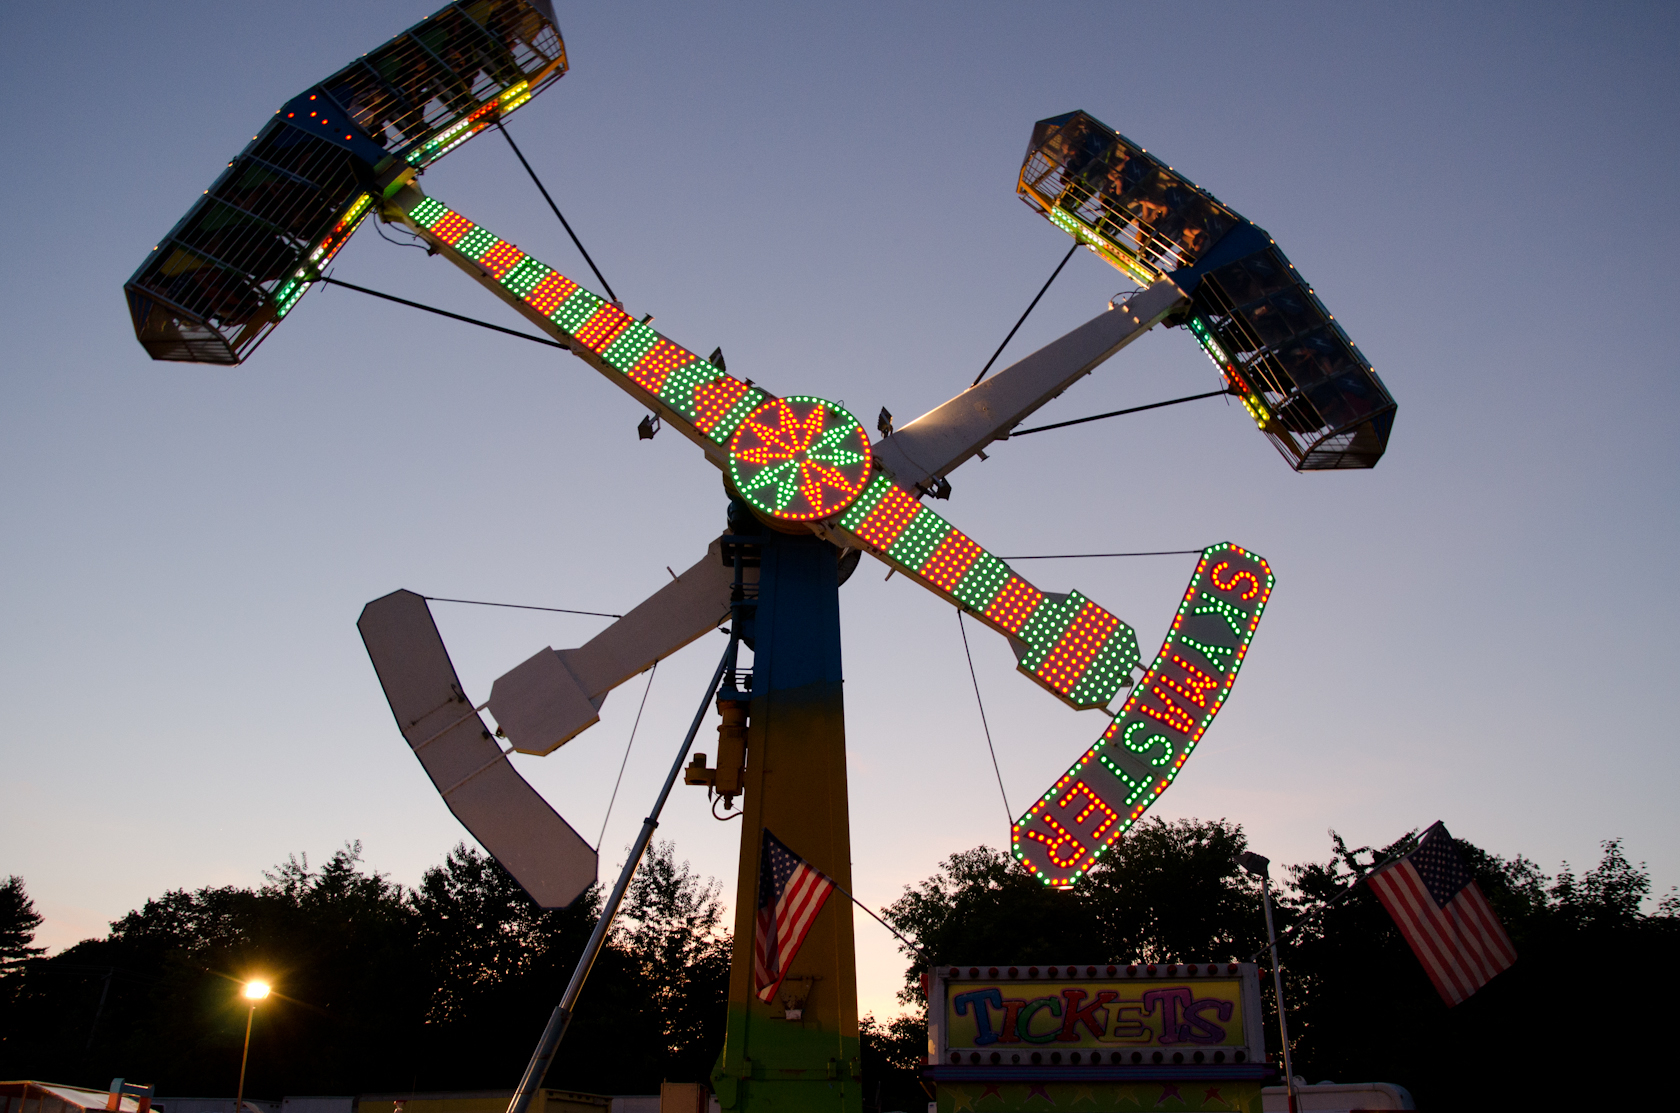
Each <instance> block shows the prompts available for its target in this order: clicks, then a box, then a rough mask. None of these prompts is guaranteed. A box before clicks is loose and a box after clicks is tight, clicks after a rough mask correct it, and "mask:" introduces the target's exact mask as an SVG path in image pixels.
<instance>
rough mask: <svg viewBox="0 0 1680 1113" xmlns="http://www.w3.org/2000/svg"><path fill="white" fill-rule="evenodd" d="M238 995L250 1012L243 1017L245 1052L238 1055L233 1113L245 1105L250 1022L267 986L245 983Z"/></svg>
mask: <svg viewBox="0 0 1680 1113" xmlns="http://www.w3.org/2000/svg"><path fill="white" fill-rule="evenodd" d="M240 993H242V994H243V995H244V997H245V1000H247V1001H249V1002H251V1011H250V1012H249V1013H248V1014H246V1016H245V1050H244V1051H241V1052H240V1053H239V1092H238V1095H237V1096H236V1097H235V1098H234V1099H233V1113H242V1107H243V1106H244V1104H245V1060H246V1059H247V1058H249V1057H250V1055H251V1022H252V1021H254V1020H256V1019H257V1002H258V1001H261V1000H262V999H263V998H264V997H267V996H268V994H269V985H268V983H267V982H246V983H245V988H244V989H242V990H240Z"/></svg>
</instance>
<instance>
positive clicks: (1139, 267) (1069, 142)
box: [1016, 112, 1396, 471]
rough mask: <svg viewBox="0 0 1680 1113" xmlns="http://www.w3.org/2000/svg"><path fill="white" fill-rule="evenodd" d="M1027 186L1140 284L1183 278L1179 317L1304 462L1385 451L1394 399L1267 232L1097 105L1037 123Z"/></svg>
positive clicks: (1338, 462) (1283, 448)
mask: <svg viewBox="0 0 1680 1113" xmlns="http://www.w3.org/2000/svg"><path fill="white" fill-rule="evenodd" d="M1016 192H1017V193H1019V194H1020V195H1021V198H1022V199H1023V200H1024V201H1026V202H1027V204H1029V205H1031V206H1032V207H1033V208H1034V209H1035V210H1037V211H1038V212H1039V213H1040V214H1041V215H1043V216H1044V217H1045V218H1046V219H1047V220H1049V221H1050V222H1051V223H1052V224H1054V225H1056V226H1057V227H1058V228H1060V229H1062V230H1063V231H1065V232H1067V233H1068V234H1069V235H1071V236H1073V237H1074V238H1075V239H1076V240H1078V241H1079V242H1081V243H1083V244H1086V245H1087V246H1089V247H1090V248H1091V249H1092V250H1093V251H1095V252H1096V253H1097V254H1098V255H1100V256H1102V258H1103V259H1105V260H1107V261H1108V262H1109V263H1110V264H1111V265H1113V266H1114V267H1115V268H1116V269H1118V270H1119V271H1120V272H1121V273H1122V274H1124V275H1126V276H1127V277H1128V278H1130V279H1132V280H1133V281H1134V282H1136V283H1138V284H1139V285H1140V286H1148V285H1150V284H1152V283H1154V282H1157V281H1159V280H1161V279H1162V278H1171V279H1172V280H1173V282H1174V283H1175V284H1176V285H1177V286H1178V287H1179V289H1181V290H1183V291H1184V293H1185V294H1187V295H1188V296H1189V297H1190V299H1191V308H1190V310H1189V312H1188V313H1187V314H1185V315H1184V317H1183V318H1182V319H1181V320H1180V321H1178V322H1175V323H1182V324H1186V325H1187V326H1188V327H1189V329H1190V332H1191V334H1192V335H1194V336H1195V337H1196V339H1197V341H1198V342H1199V343H1200V344H1201V345H1202V348H1203V349H1204V350H1205V351H1206V352H1207V353H1208V356H1209V357H1210V358H1211V359H1212V360H1213V361H1214V363H1215V364H1216V365H1218V367H1219V369H1220V371H1221V373H1222V374H1223V375H1224V377H1225V381H1226V385H1227V386H1229V387H1230V388H1231V389H1232V391H1233V392H1235V393H1237V394H1238V395H1239V396H1240V397H1241V398H1242V400H1243V405H1244V406H1245V407H1246V408H1247V410H1248V412H1249V414H1250V416H1252V417H1253V418H1254V421H1255V424H1257V425H1258V426H1259V427H1260V430H1261V431H1262V432H1263V433H1265V434H1266V436H1267V437H1268V438H1269V439H1270V440H1271V442H1272V444H1273V445H1274V446H1276V448H1277V449H1278V451H1279V452H1280V453H1282V455H1283V457H1284V459H1286V460H1288V461H1289V464H1290V466H1291V467H1293V468H1294V469H1295V470H1297V471H1327V470H1335V469H1341V468H1369V467H1372V466H1374V465H1375V464H1376V462H1377V461H1378V460H1379V459H1381V458H1382V454H1383V451H1384V450H1385V449H1386V448H1387V446H1388V435H1389V432H1390V430H1391V429H1392V428H1393V425H1394V413H1395V409H1396V407H1395V403H1394V399H1393V398H1392V397H1391V396H1390V395H1389V393H1388V389H1387V388H1386V387H1384V386H1383V383H1382V380H1381V379H1379V378H1378V377H1377V373H1376V371H1375V370H1373V369H1372V367H1371V364H1370V362H1369V361H1368V360H1366V358H1365V357H1364V355H1363V354H1361V353H1360V351H1359V349H1358V348H1356V347H1355V346H1354V344H1353V342H1352V341H1351V340H1349V339H1348V336H1347V333H1346V332H1344V331H1343V330H1342V327H1341V326H1340V325H1339V324H1337V323H1336V321H1335V318H1334V317H1332V316H1331V314H1330V312H1329V310H1327V309H1325V307H1324V304H1323V303H1322V302H1320V301H1319V300H1318V296H1317V294H1315V293H1314V292H1313V289H1312V288H1311V287H1310V286H1308V285H1307V283H1306V281H1305V280H1304V279H1302V278H1301V276H1300V273H1299V272H1298V271H1296V269H1295V266H1294V264H1292V263H1290V262H1289V260H1288V258H1287V257H1285V256H1284V254H1283V252H1282V251H1281V250H1279V249H1278V246H1277V244H1276V243H1274V242H1273V241H1272V238H1271V237H1270V236H1269V235H1267V234H1266V233H1265V232H1264V231H1263V230H1261V229H1260V228H1258V227H1256V226H1255V225H1254V224H1253V223H1251V222H1250V221H1248V220H1246V219H1244V218H1243V217H1242V216H1241V215H1239V214H1238V213H1237V212H1235V211H1234V210H1232V209H1231V208H1229V207H1228V206H1226V205H1224V204H1223V203H1221V202H1220V200H1219V199H1218V198H1216V197H1214V196H1213V194H1211V193H1209V192H1207V190H1205V189H1202V188H1201V187H1200V186H1198V185H1196V184H1195V183H1194V182H1192V181H1190V180H1189V179H1187V178H1185V177H1184V176H1183V175H1181V174H1178V173H1176V172H1175V171H1174V170H1173V169H1172V168H1171V167H1170V166H1167V165H1165V164H1164V163H1162V162H1161V160H1160V159H1157V158H1155V157H1154V156H1152V155H1150V154H1149V153H1148V152H1147V151H1146V150H1144V149H1143V148H1142V147H1140V146H1138V145H1137V144H1136V143H1133V142H1132V141H1131V140H1129V139H1127V138H1126V137H1125V136H1123V135H1120V134H1119V133H1117V132H1115V131H1114V130H1113V129H1111V128H1109V127H1108V126H1107V125H1105V124H1103V123H1102V122H1101V121H1100V120H1097V119H1095V118H1094V117H1092V116H1090V115H1089V114H1088V113H1085V112H1069V113H1065V114H1063V115H1061V116H1053V117H1051V118H1050V119H1048V120H1040V121H1039V122H1038V123H1037V125H1035V126H1034V128H1033V134H1032V141H1031V143H1030V144H1029V145H1028V147H1027V156H1026V158H1025V160H1023V162H1022V164H1021V173H1020V177H1019V179H1018V182H1017V185H1016Z"/></svg>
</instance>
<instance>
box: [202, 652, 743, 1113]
mask: <svg viewBox="0 0 1680 1113" xmlns="http://www.w3.org/2000/svg"><path fill="white" fill-rule="evenodd" d="M739 628H740V627H739V624H737V625H736V628H735V629H736V630H739ZM738 642H739V635H738V634H737V633H735V632H734V631H731V633H730V636H729V646H728V648H726V649H725V650H724V651H723V658H722V659H721V660H719V661H718V667H717V671H716V672H714V673H713V674H712V682H711V683H710V684H708V685H707V686H706V698H705V699H703V700H701V701H700V710H698V711H696V712H695V713H694V722H693V723H692V724H691V725H690V726H689V728H688V735H687V737H685V738H684V739H683V744H682V748H681V749H680V750H678V751H677V760H676V761H674V762H673V763H672V764H671V772H670V774H669V775H668V776H666V778H665V785H664V787H663V788H661V789H660V790H659V799H657V800H655V801H654V804H653V810H652V811H651V812H649V813H648V816H647V818H646V819H644V820H642V830H641V833H640V834H638V835H637V836H636V844H635V845H634V846H633V847H631V849H630V853H629V855H628V856H627V857H626V858H625V859H624V868H623V869H622V870H620V871H619V874H618V883H617V884H616V885H614V886H613V891H612V895H611V896H610V897H608V898H607V903H606V905H605V906H604V907H603V908H602V909H601V918H600V919H599V920H597V921H595V932H594V934H593V935H591V936H590V937H589V943H588V945H587V946H585V947H584V949H583V954H582V955H580V956H579V957H578V961H577V965H576V966H574V967H573V968H572V980H571V981H570V982H569V983H568V984H567V985H566V993H565V996H563V997H561V998H560V1003H559V1004H558V1005H556V1006H554V1013H553V1015H551V1016H550V1017H549V1018H548V1026H547V1027H545V1028H544V1029H543V1034H542V1038H541V1039H539V1040H538V1041H537V1049H536V1050H535V1051H533V1052H532V1053H531V1062H530V1063H529V1064H528V1065H527V1066H526V1067H525V1074H524V1077H522V1078H521V1079H520V1080H519V1088H518V1089H517V1090H515V1091H514V1092H513V1097H512V1098H511V1099H510V1100H509V1101H508V1106H507V1113H528V1110H529V1109H530V1107H531V1099H532V1098H533V1097H534V1096H535V1095H536V1092H537V1090H538V1088H539V1087H541V1086H542V1084H543V1078H544V1076H546V1075H547V1074H548V1068H549V1065H550V1064H551V1063H552V1062H553V1061H554V1054H555V1052H556V1051H558V1050H559V1049H560V1041H561V1039H563V1038H564V1037H565V1035H566V1028H567V1026H569V1025H570V1024H571V1022H572V1011H573V1009H574V1008H575V1007H576V1006H577V999H578V995H579V994H580V993H582V992H583V983H584V980H585V979H586V978H588V977H589V969H590V967H592V966H594V965H595V960H596V959H597V958H598V957H600V954H601V948H602V946H604V945H605V943H606V940H607V929H608V928H609V927H611V926H612V921H613V917H614V915H616V914H617V912H618V906H619V903H620V902H621V901H622V900H623V899H624V891H625V890H626V889H627V888H629V886H630V878H631V875H633V874H634V873H635V872H636V866H637V865H639V864H640V863H641V860H642V854H643V853H645V852H646V850H647V846H648V842H649V840H651V839H652V838H653V830H654V828H655V827H658V826H659V813H660V812H662V811H663V810H664V809H665V799H666V797H668V796H670V795H671V786H672V785H674V784H676V781H677V776H678V775H679V774H680V773H681V772H682V769H683V762H684V761H685V760H687V758H688V751H689V748H690V747H691V746H693V745H694V736H695V735H696V734H698V733H699V732H700V724H701V723H703V722H705V721H706V712H707V711H708V710H710V709H711V706H712V697H713V696H714V695H715V694H716V693H717V690H718V685H720V684H722V683H723V674H724V673H726V672H728V671H729V670H730V669H732V668H734V667H735V654H736V645H737V644H738ZM235 1113H237V1111H235Z"/></svg>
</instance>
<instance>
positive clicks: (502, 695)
mask: <svg viewBox="0 0 1680 1113" xmlns="http://www.w3.org/2000/svg"><path fill="white" fill-rule="evenodd" d="M742 574H743V577H744V579H745V582H746V583H748V584H751V583H755V582H756V581H757V578H758V569H756V568H747V569H743V570H742ZM734 576H735V573H734V571H733V570H732V569H731V568H730V567H729V566H728V565H727V564H726V563H725V561H724V559H723V550H722V542H721V541H713V542H712V544H711V547H710V548H708V549H707V550H706V555H705V556H704V557H703V558H701V559H700V560H699V561H697V562H696V563H695V564H694V565H693V567H691V568H689V569H688V570H687V571H686V572H684V573H683V574H682V575H680V576H678V577H677V578H676V579H674V580H673V581H672V582H670V583H668V584H666V585H665V586H664V587H662V588H660V589H659V590H658V591H656V592H654V593H653V594H652V595H650V596H648V597H647V598H646V599H645V600H643V601H642V602H641V603H640V604H638V605H637V606H636V607H635V608H634V609H633V610H631V611H630V613H629V614H627V615H625V616H624V617H623V618H620V619H619V620H618V621H616V622H614V623H613V624H612V625H611V626H608V627H607V628H606V629H605V630H603V631H601V632H600V633H599V634H597V635H595V637H593V638H591V639H590V640H589V641H587V642H585V643H584V644H583V645H582V646H579V647H578V648H577V649H562V650H558V651H556V650H554V649H551V648H544V649H542V650H540V651H539V652H537V653H536V654H535V655H533V656H532V657H531V658H529V659H528V660H526V661H525V662H523V663H522V664H520V665H518V666H516V667H515V668H513V669H511V670H509V671H508V672H507V673H505V674H503V675H502V676H501V677H500V678H499V679H497V681H496V683H495V684H494V685H493V686H492V687H491V689H490V713H491V714H492V715H494V716H495V717H496V725H497V728H498V729H499V730H500V731H501V732H502V734H503V735H504V736H505V737H506V738H507V739H508V741H509V742H511V743H512V744H513V748H514V749H516V750H518V751H519V752H520V753H524V754H548V753H552V752H553V751H554V750H556V749H558V748H559V747H560V746H562V745H563V744H565V743H566V742H568V741H570V740H571V739H572V738H574V737H576V736H577V735H578V734H581V733H582V732H583V731H585V730H587V729H588V728H589V727H591V726H594V725H595V723H596V722H598V721H599V716H598V715H597V712H599V711H600V710H601V705H602V704H603V703H605V702H606V699H607V694H608V693H609V692H611V691H612V690H613V689H614V688H616V687H618V686H619V685H620V684H622V683H624V682H625V681H626V680H629V679H630V678H631V677H632V676H635V675H636V674H637V673H641V672H646V671H647V670H648V669H650V668H652V667H653V666H654V664H655V663H657V662H659V661H662V660H664V659H665V658H666V657H669V656H670V655H671V654H673V653H675V652H676V651H677V650H679V649H681V648H682V647H683V646H685V645H687V644H689V643H690V642H692V641H694V640H695V639H697V638H699V637H700V636H701V635H702V634H705V633H707V632H708V631H710V630H712V629H715V628H716V627H717V626H718V624H719V623H721V622H723V621H724V619H725V618H727V617H728V615H729V605H730V589H731V587H732V586H733V583H734Z"/></svg>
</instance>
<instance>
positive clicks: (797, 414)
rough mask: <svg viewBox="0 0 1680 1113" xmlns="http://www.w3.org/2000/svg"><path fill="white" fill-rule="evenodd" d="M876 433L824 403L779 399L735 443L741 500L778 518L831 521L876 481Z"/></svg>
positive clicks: (734, 474)
mask: <svg viewBox="0 0 1680 1113" xmlns="http://www.w3.org/2000/svg"><path fill="white" fill-rule="evenodd" d="M869 460H870V457H869V435H868V434H867V433H865V432H864V431H863V426H862V425H860V424H859V423H858V419H857V418H855V417H853V416H852V415H851V414H849V413H847V412H846V411H845V410H844V409H842V408H840V407H839V406H836V405H835V404H834V403H833V402H827V401H824V400H823V399H821V398H808V397H805V396H798V397H794V398H776V399H772V400H771V401H769V402H766V403H764V404H763V405H761V406H759V407H758V408H757V409H756V410H754V411H752V413H750V414H748V415H747V417H746V419H745V420H744V421H742V422H741V425H740V428H738V429H736V430H735V436H734V437H733V438H731V440H730V442H729V476H730V478H731V479H733V480H734V481H735V489H736V491H737V492H739V493H740V495H741V497H742V498H744V499H746V500H747V501H748V502H750V503H752V504H753V505H754V506H756V507H758V508H759V509H760V510H762V511H764V513H766V514H769V515H770V516H771V517H774V518H782V519H784V520H787V521H794V522H808V521H813V520H815V519H817V518H831V517H833V516H834V515H836V514H838V513H840V511H842V510H844V509H846V507H847V506H849V505H850V504H851V502H852V501H853V500H854V499H856V498H857V497H858V492H860V491H862V490H863V486H864V484H865V483H866V482H867V481H868V479H869V474H870V469H869Z"/></svg>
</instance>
